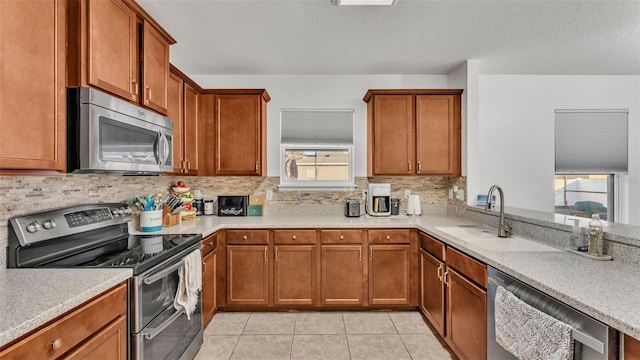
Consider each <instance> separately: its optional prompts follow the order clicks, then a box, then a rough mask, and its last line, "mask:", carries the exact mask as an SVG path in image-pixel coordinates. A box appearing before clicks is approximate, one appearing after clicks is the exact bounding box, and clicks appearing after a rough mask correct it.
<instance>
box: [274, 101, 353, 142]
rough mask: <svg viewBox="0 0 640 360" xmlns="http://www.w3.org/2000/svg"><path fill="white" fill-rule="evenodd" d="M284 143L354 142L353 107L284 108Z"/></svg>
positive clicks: (282, 131)
mask: <svg viewBox="0 0 640 360" xmlns="http://www.w3.org/2000/svg"><path fill="white" fill-rule="evenodd" d="M280 116H281V121H282V123H281V133H280V141H281V142H282V143H290V144H294V143H304V144H311V143H322V144H353V109H344V110H343V109H338V110H335V109H326V110H325V109H318V110H314V109H282V110H281V111H280Z"/></svg>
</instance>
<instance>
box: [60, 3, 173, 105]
mask: <svg viewBox="0 0 640 360" xmlns="http://www.w3.org/2000/svg"><path fill="white" fill-rule="evenodd" d="M69 6H70V8H69V14H70V23H69V29H68V34H69V63H68V72H69V74H68V83H69V86H94V87H97V88H100V89H102V90H104V91H106V92H109V93H111V94H113V95H116V96H119V97H121V98H123V99H125V100H128V101H131V102H135V103H138V104H141V105H142V106H145V107H147V108H149V109H152V110H154V111H157V112H159V113H161V114H163V115H166V114H167V106H168V93H167V90H168V83H169V46H170V45H171V44H175V42H176V41H175V40H174V39H173V38H172V37H171V36H170V35H169V34H168V33H167V32H166V31H164V29H163V28H162V27H161V26H160V25H159V24H158V23H157V22H155V21H154V20H153V18H151V17H150V16H149V14H148V13H147V12H146V11H144V9H142V8H141V7H140V6H139V5H138V4H137V3H136V2H135V1H131V0H104V1H97V0H84V1H72V2H70V5H69Z"/></svg>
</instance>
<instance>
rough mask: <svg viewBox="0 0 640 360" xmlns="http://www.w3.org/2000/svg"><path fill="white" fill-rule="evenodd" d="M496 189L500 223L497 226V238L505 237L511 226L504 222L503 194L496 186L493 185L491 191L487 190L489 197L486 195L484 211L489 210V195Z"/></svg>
mask: <svg viewBox="0 0 640 360" xmlns="http://www.w3.org/2000/svg"><path fill="white" fill-rule="evenodd" d="M495 189H498V193H500V223H499V224H498V237H507V236H509V233H510V232H511V226H509V224H507V222H506V221H504V193H503V192H502V188H501V187H500V186H498V185H493V186H492V187H491V189H489V195H487V205H486V206H485V208H484V209H485V210H489V209H491V195H492V194H493V191H494V190H495Z"/></svg>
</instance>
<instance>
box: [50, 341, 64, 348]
mask: <svg viewBox="0 0 640 360" xmlns="http://www.w3.org/2000/svg"><path fill="white" fill-rule="evenodd" d="M61 347H62V339H60V338H57V339H56V340H55V341H54V342H53V343H52V344H51V348H52V349H53V350H58V349H60V348H61Z"/></svg>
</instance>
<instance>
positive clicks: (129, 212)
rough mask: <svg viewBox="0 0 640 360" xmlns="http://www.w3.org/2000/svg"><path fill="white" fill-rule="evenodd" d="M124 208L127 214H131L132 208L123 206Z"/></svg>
mask: <svg viewBox="0 0 640 360" xmlns="http://www.w3.org/2000/svg"><path fill="white" fill-rule="evenodd" d="M122 209H123V210H124V213H125V215H130V214H131V208H128V207H126V208H122Z"/></svg>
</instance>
